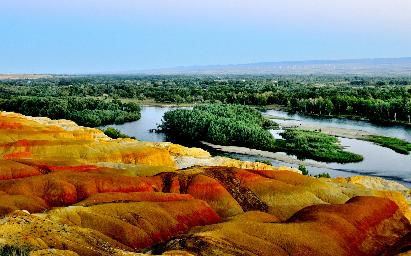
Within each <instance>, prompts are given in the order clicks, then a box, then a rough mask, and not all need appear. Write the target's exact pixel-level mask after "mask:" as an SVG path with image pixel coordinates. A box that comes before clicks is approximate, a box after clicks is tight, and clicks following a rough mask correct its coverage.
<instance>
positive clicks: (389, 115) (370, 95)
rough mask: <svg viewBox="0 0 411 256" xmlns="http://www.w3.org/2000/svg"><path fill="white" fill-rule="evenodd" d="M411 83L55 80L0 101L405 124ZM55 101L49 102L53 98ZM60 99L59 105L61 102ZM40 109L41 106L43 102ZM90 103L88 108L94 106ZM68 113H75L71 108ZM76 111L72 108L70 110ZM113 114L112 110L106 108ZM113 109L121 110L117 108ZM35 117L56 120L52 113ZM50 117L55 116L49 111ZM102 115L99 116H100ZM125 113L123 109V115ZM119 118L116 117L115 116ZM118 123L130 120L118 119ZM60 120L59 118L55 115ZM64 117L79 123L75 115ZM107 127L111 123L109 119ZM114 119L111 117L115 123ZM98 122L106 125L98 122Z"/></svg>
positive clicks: (3, 94) (0, 91)
mask: <svg viewBox="0 0 411 256" xmlns="http://www.w3.org/2000/svg"><path fill="white" fill-rule="evenodd" d="M410 86H411V78H409V77H404V78H399V77H393V78H389V77H356V76H223V77H217V76H78V77H77V76H61V77H59V76H56V77H53V78H47V79H36V80H4V81H0V98H1V99H2V102H3V103H2V106H1V108H2V109H5V108H4V107H3V105H8V106H9V108H8V109H10V110H13V108H14V111H20V110H21V109H20V108H18V107H16V106H13V107H10V106H12V104H8V103H7V102H6V103H4V101H6V100H8V99H10V98H15V97H20V96H24V97H36V98H35V100H37V99H38V98H45V99H46V101H50V100H55V101H56V99H59V100H58V102H57V103H58V104H60V103H61V105H62V108H63V109H65V107H66V103H65V102H67V101H68V100H67V99H71V98H73V97H74V98H78V97H80V98H88V99H89V100H91V99H98V100H99V101H103V100H104V101H107V99H108V100H111V99H127V100H128V101H132V102H136V103H144V102H155V103H167V104H170V103H171V104H184V103H187V104H193V103H204V104H208V103H226V104H241V105H253V106H261V107H265V106H272V105H275V106H278V107H281V108H283V109H284V110H287V111H289V112H299V113H304V114H307V115H317V116H322V117H329V116H342V117H347V118H362V119H368V120H371V121H374V122H384V123H395V122H397V123H403V124H409V123H410V121H411V120H410V119H411V117H410V116H411V87H410ZM52 98H53V99H52ZM60 99H61V101H60ZM41 104H42V105H41V106H43V105H44V104H45V103H41ZM93 104H94V103H91V105H93ZM71 107H72V106H69V111H72V110H73V111H74V112H76V111H78V109H76V108H74V109H71ZM74 107H76V106H74ZM90 110H92V111H94V112H93V114H91V112H90V111H87V113H85V114H86V116H89V118H87V119H88V120H90V121H86V120H84V122H83V124H85V123H89V124H93V125H94V126H95V125H96V124H97V123H99V121H96V120H94V121H92V120H93V119H96V118H92V117H91V116H92V115H94V116H95V117H96V116H99V117H102V116H103V114H101V113H99V112H98V111H96V110H107V107H105V106H102V107H101V108H94V106H91V108H90ZM110 110H114V109H110ZM117 110H119V111H121V110H122V109H121V107H119V108H118V109H117ZM39 112H40V113H39V114H42V115H49V116H52V117H55V116H56V113H50V114H48V113H43V112H44V110H43V111H39ZM51 112H53V111H51ZM100 112H101V111H100ZM126 112H127V110H126ZM116 116H118V115H116ZM120 116H121V117H118V120H117V122H120V121H121V120H120V119H123V120H129V119H131V118H130V116H129V115H127V114H124V113H123V114H122V115H120ZM59 117H60V116H59ZM66 117H70V118H72V119H73V118H74V119H75V120H79V121H80V118H79V117H78V115H76V114H75V113H72V114H71V115H70V116H68V115H66ZM133 118H135V116H134V117H133ZM108 119H109V120H110V122H112V121H113V118H108ZM114 119H115V118H114ZM99 120H100V122H101V123H107V122H108V120H104V119H103V118H99Z"/></svg>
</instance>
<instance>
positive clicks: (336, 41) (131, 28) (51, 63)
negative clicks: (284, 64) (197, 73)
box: [0, 0, 411, 73]
mask: <svg viewBox="0 0 411 256" xmlns="http://www.w3.org/2000/svg"><path fill="white" fill-rule="evenodd" d="M405 56H411V1H410V0H0V73H94V72H120V71H136V70H141V69H151V68H163V67H174V66H191V65H209V64H239V63H253V62H265V61H283V60H308V59H346V58H364V57H371V58H376V57H405Z"/></svg>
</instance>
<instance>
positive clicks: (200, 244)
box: [166, 197, 410, 256]
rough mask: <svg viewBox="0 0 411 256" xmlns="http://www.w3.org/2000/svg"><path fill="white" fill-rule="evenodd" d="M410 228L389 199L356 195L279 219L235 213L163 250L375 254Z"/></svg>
mask: <svg viewBox="0 0 411 256" xmlns="http://www.w3.org/2000/svg"><path fill="white" fill-rule="evenodd" d="M388 223H389V224H388ZM387 224H388V225H387ZM409 230H410V224H409V222H408V220H407V219H406V218H405V217H404V216H403V215H402V213H401V211H400V210H399V209H398V207H397V205H396V204H395V203H393V202H392V201H390V200H388V199H383V198H377V197H355V198H353V199H350V200H349V201H348V202H347V203H345V204H341V205H314V206H309V207H306V208H304V209H302V210H300V211H298V212H296V213H295V214H294V215H293V216H292V217H291V218H289V219H288V220H287V221H286V222H283V223H281V222H278V220H276V219H275V217H273V216H272V215H269V214H262V213H258V212H257V213H253V214H249V215H246V216H242V215H240V216H237V217H235V218H233V219H230V220H228V221H226V222H224V223H220V224H215V225H210V226H206V227H199V228H195V229H193V230H192V231H191V232H190V233H189V234H187V235H184V236H183V237H181V238H178V239H174V240H172V241H170V242H169V243H168V244H167V246H166V249H179V250H186V251H188V252H191V253H193V254H195V255H313V256H318V255H380V254H381V253H382V252H384V249H385V248H386V247H389V246H390V245H392V244H394V243H395V242H396V241H398V239H399V237H402V236H405V235H406V234H407V232H409Z"/></svg>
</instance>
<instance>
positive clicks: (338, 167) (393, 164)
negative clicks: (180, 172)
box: [110, 106, 411, 187]
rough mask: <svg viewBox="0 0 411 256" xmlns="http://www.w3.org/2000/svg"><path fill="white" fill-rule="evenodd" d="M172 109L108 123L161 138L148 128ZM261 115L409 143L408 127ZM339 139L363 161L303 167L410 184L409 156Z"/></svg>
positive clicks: (148, 138) (275, 113) (315, 171)
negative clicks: (389, 137)
mask: <svg viewBox="0 0 411 256" xmlns="http://www.w3.org/2000/svg"><path fill="white" fill-rule="evenodd" d="M172 109H176V107H154V106H143V107H142V111H141V119H140V120H138V121H135V122H130V123H125V124H121V125H110V126H111V127H115V128H117V129H119V130H120V131H121V132H122V133H124V134H127V135H129V136H134V137H136V138H137V139H139V140H142V141H158V142H161V141H165V140H166V137H165V135H164V134H161V133H154V132H150V130H151V129H156V128H157V125H158V124H160V123H161V119H162V117H163V115H164V113H165V112H167V111H169V110H172ZM264 114H268V115H270V116H275V117H278V118H283V119H282V120H276V122H278V123H280V125H281V124H285V123H286V122H295V121H298V122H300V123H303V124H307V125H316V126H327V127H336V128H345V129H353V130H362V131H366V132H369V133H373V134H379V135H384V136H391V137H397V138H401V139H405V140H407V141H410V142H411V129H409V128H406V127H403V126H380V125H376V124H373V123H370V122H366V121H356V120H348V119H339V118H313V117H307V116H303V115H298V114H288V113H286V112H283V111H278V110H268V111H266V112H264ZM279 132H280V131H273V134H274V136H275V137H277V138H278V137H279V135H278V133H279ZM339 140H340V142H341V145H342V146H344V147H345V148H346V150H348V151H351V152H354V153H358V154H360V155H362V156H364V160H363V161H362V162H359V163H349V164H337V163H322V162H316V161H313V160H307V161H308V162H312V163H314V164H320V165H321V166H324V167H323V168H318V167H310V166H308V167H307V168H308V170H309V171H310V173H311V174H318V173H321V172H328V173H330V174H331V176H333V177H335V176H342V177H349V176H353V175H362V174H364V175H372V176H379V177H383V178H387V179H391V180H395V181H398V182H400V183H402V184H404V185H406V186H408V187H411V155H402V154H398V153H396V152H394V151H393V150H391V149H388V148H384V147H381V146H378V145H375V144H373V143H370V142H367V141H361V140H356V139H347V138H339ZM230 156H235V157H237V158H240V159H242V160H248V161H254V160H255V159H257V158H258V159H264V158H261V157H255V156H247V155H238V154H231V155H230ZM266 160H269V161H271V162H272V163H273V165H287V166H292V167H297V166H296V165H295V164H290V163H285V162H281V161H277V160H274V159H266Z"/></svg>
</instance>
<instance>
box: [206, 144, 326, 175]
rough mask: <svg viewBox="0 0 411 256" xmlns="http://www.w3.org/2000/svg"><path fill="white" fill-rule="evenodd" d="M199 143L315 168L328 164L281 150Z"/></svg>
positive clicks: (224, 150)
mask: <svg viewBox="0 0 411 256" xmlns="http://www.w3.org/2000/svg"><path fill="white" fill-rule="evenodd" d="M200 143H201V144H203V145H205V146H206V147H209V148H211V149H213V150H217V151H220V152H224V153H233V154H242V155H248V156H255V157H264V158H270V159H273V160H276V161H280V162H284V163H287V164H293V165H305V166H310V167H315V168H329V167H328V166H326V165H322V164H319V163H314V162H310V161H306V160H299V159H297V158H296V157H294V156H290V155H287V154H285V153H282V152H270V151H264V150H258V149H252V148H247V147H238V146H222V145H216V144H212V143H209V142H205V141H201V142H200Z"/></svg>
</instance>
